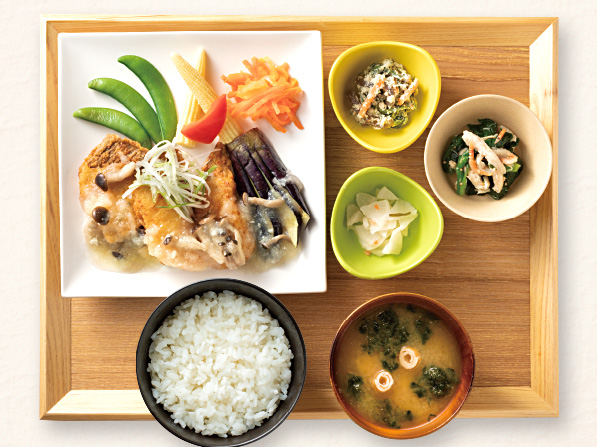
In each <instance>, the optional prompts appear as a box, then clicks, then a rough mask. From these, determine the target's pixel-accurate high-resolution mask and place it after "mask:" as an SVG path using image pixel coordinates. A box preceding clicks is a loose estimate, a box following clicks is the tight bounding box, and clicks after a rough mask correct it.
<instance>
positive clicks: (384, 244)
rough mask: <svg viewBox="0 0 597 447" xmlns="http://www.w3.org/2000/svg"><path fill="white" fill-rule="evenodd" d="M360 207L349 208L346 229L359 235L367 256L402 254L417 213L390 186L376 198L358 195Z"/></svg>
mask: <svg viewBox="0 0 597 447" xmlns="http://www.w3.org/2000/svg"><path fill="white" fill-rule="evenodd" d="M355 201H356V205H355V204H353V203H351V204H349V205H348V207H347V208H346V226H347V228H348V229H349V230H352V231H354V232H355V233H356V235H357V237H358V239H359V243H360V244H361V247H363V250H365V254H366V255H371V254H373V255H376V256H383V255H399V254H400V252H401V251H402V241H403V238H404V237H406V236H408V227H409V225H410V224H411V223H412V222H413V221H414V220H415V219H416V218H417V216H418V213H417V210H416V209H415V208H414V207H413V206H412V205H411V204H410V203H409V202H407V201H405V200H402V199H400V198H398V197H397V196H396V195H395V194H394V193H393V192H392V191H390V190H389V189H388V188H387V187H385V186H384V187H383V188H381V189H379V190H377V191H376V195H375V196H373V195H371V194H367V193H364V192H359V193H357V195H356V197H355Z"/></svg>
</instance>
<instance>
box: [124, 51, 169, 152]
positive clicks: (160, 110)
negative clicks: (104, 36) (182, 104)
mask: <svg viewBox="0 0 597 447" xmlns="http://www.w3.org/2000/svg"><path fill="white" fill-rule="evenodd" d="M118 62H120V63H121V64H123V65H125V66H126V67H127V68H128V69H129V70H131V71H132V72H133V73H134V74H135V75H136V76H137V77H138V78H139V79H140V80H141V82H143V85H145V88H147V91H148V92H149V94H150V95H151V99H152V100H153V104H154V105H155V110H156V112H157V115H158V120H159V122H160V129H161V131H162V139H163V140H168V141H172V140H173V139H174V137H175V136H176V124H177V123H178V118H177V116H176V106H175V104H174V98H173V97H172V92H171V91H170V87H168V84H166V81H165V79H164V77H163V76H162V75H161V73H160V72H159V71H158V69H157V68H155V67H154V66H153V65H152V64H151V63H150V62H149V61H147V60H146V59H143V58H142V57H139V56H133V55H127V56H121V57H119V58H118Z"/></svg>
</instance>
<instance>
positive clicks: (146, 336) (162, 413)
mask: <svg viewBox="0 0 597 447" xmlns="http://www.w3.org/2000/svg"><path fill="white" fill-rule="evenodd" d="M224 290H229V291H231V292H234V293H235V294H237V295H242V296H244V297H247V298H250V299H253V300H255V301H258V302H259V303H261V304H262V305H263V307H264V308H267V309H268V310H269V313H270V315H271V316H272V317H273V318H275V319H276V320H278V323H279V324H280V326H281V327H282V328H283V329H284V333H285V335H286V338H287V339H288V342H289V343H290V349H291V351H292V353H293V355H294V358H293V359H292V362H291V367H290V369H291V373H292V378H291V381H290V385H289V388H288V397H287V398H286V399H285V400H283V401H281V402H280V404H279V406H278V407H277V408H276V410H275V412H274V413H273V415H272V416H270V417H269V418H268V419H266V420H265V421H264V422H263V423H262V424H261V425H260V426H258V427H255V428H253V429H251V430H249V431H247V432H246V433H244V434H242V435H240V436H228V437H227V438H223V437H218V436H203V435H201V434H199V433H196V432H195V431H194V430H192V429H189V428H183V427H182V426H180V425H178V424H176V423H174V421H173V419H172V418H171V417H170V413H169V412H168V411H166V410H165V409H164V407H163V406H162V404H159V403H157V402H156V399H155V398H154V396H153V394H152V384H151V377H150V374H149V372H148V371H147V367H148V364H149V362H150V359H149V347H150V345H151V342H152V338H151V336H152V334H153V333H155V332H156V331H157V330H158V328H159V327H160V326H161V325H162V323H163V321H164V320H165V319H166V317H168V316H169V315H171V314H172V313H173V311H174V308H175V307H176V306H178V305H179V304H181V303H182V302H183V301H185V300H187V299H189V298H193V297H194V296H196V295H202V294H204V293H206V292H209V291H213V292H216V293H219V292H223V291H224ZM136 369H137V383H138V384H139V389H140V390H141V396H142V397H143V400H144V401H145V404H146V405H147V408H148V409H149V411H150V412H151V414H152V415H153V416H154V417H155V419H156V420H157V421H158V422H159V423H160V424H161V425H162V426H163V427H164V428H166V429H167V430H168V431H169V432H170V433H172V434H174V435H175V436H177V437H179V438H180V439H182V440H184V441H187V442H189V443H191V444H195V445H201V446H227V447H230V446H240V445H245V444H248V443H250V442H253V441H256V440H258V439H261V438H262V437H264V436H266V435H267V434H269V433H271V432H272V431H273V430H274V429H276V428H277V427H278V426H279V425H280V424H281V423H282V422H284V420H285V419H286V418H287V417H288V415H289V414H290V412H291V411H292V409H293V408H294V406H295V405H296V402H297V401H298V398H299V396H300V394H301V392H302V389H303V385H304V383H305V377H306V371H307V356H306V351H305V343H304V341H303V337H302V335H301V332H300V330H299V327H298V325H297V323H296V321H295V320H294V318H293V317H292V315H291V314H290V312H289V311H288V309H286V307H285V306H284V305H283V304H282V303H281V302H280V301H279V300H278V299H277V298H276V297H275V296H273V295H271V294H270V293H268V292H266V291H265V290H263V289H261V288H259V287H257V286H255V285H253V284H250V283H248V282H244V281H240V280H235V279H210V280H205V281H199V282H196V283H194V284H191V285H188V286H187V287H184V288H182V289H180V290H178V291H176V292H174V293H173V294H172V295H170V296H169V297H168V298H166V299H165V300H164V301H162V303H161V304H160V305H159V306H158V307H157V308H156V310H155V311H154V312H153V313H152V314H151V316H150V317H149V319H148V320H147V323H146V324H145V327H144V328H143V331H142V333H141V336H140V338H139V344H138V346H137V355H136Z"/></svg>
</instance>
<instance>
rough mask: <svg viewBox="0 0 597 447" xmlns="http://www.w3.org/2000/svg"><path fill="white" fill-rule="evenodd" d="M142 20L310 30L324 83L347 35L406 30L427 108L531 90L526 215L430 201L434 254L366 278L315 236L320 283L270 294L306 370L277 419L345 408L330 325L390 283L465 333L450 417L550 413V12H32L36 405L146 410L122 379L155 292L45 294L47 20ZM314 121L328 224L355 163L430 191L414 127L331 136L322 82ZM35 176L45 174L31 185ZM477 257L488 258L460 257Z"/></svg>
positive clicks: (85, 26) (50, 202)
mask: <svg viewBox="0 0 597 447" xmlns="http://www.w3.org/2000/svg"><path fill="white" fill-rule="evenodd" d="M506 25H507V29H508V32H507V33H506V32H504V27H505V26H506ZM149 26H151V30H152V31H160V30H164V31H165V30H207V29H211V30H225V29H243V30H245V29H248V30H253V29H254V30H261V29H284V30H294V29H320V30H321V31H322V38H323V44H324V47H323V63H324V77H325V78H326V81H327V74H328V73H329V69H330V67H331V65H332V63H333V61H334V60H335V58H336V57H337V56H338V55H339V54H340V53H341V52H342V51H344V50H345V49H346V48H348V46H351V45H355V44H357V43H361V42H364V41H370V40H379V39H380V38H382V36H383V38H384V39H389V40H405V41H408V42H412V43H415V44H419V45H423V46H424V47H425V48H426V49H427V50H428V51H429V52H430V53H431V55H432V56H433V57H434V58H435V59H436V60H437V62H438V65H439V67H440V70H441V72H442V96H441V100H440V104H439V106H438V110H437V112H436V115H435V117H434V119H436V118H437V117H438V116H439V115H440V114H441V113H442V112H443V111H444V110H445V109H446V108H447V107H449V106H450V105H451V104H453V103H454V102H456V101H458V100H460V99H463V98H465V97H468V96H472V95H474V94H480V93H497V94H502V95H506V96H509V97H512V98H514V99H517V100H519V101H521V102H523V103H526V104H530V106H531V107H532V108H533V110H534V111H535V113H537V115H538V116H539V117H540V118H541V119H542V121H543V123H544V124H545V125H546V128H548V131H549V132H550V135H551V136H552V138H553V139H554V154H556V158H555V160H556V163H555V165H554V174H553V178H552V183H551V184H550V186H549V187H548V192H547V193H546V195H544V197H543V198H542V199H541V200H540V202H539V203H538V204H537V206H535V207H534V208H533V209H532V210H531V212H530V213H525V214H524V215H523V216H521V217H519V218H517V219H514V220H510V221H507V222H503V223H498V224H495V223H494V224H490V223H481V222H472V221H469V220H464V219H461V218H460V217H458V216H456V215H455V214H453V213H451V212H450V211H448V210H447V209H446V208H445V207H443V206H442V207H441V208H442V212H443V214H444V218H445V231H444V237H443V240H442V242H441V243H440V245H439V247H438V249H437V250H436V251H435V253H434V254H433V255H432V256H431V257H430V258H429V259H428V260H427V261H426V262H424V263H423V264H422V265H420V266H419V267H417V268H416V269H414V270H412V271H410V272H407V273H406V274H404V275H401V276H399V277H397V278H392V279H387V280H381V281H364V280H360V279H357V278H354V277H352V276H351V275H349V274H348V273H346V272H345V271H344V270H343V269H342V268H341V267H340V265H339V264H338V262H337V261H336V259H335V257H334V255H333V253H332V251H331V246H330V245H331V244H328V252H327V265H328V271H327V274H328V292H327V293H326V294H315V295H284V296H281V297H280V298H281V300H282V301H283V302H284V303H285V304H286V306H287V307H288V308H289V309H290V311H291V312H292V313H293V315H294V316H295V318H296V320H297V322H298V324H299V326H300V327H301V331H302V333H303V336H304V338H305V342H306V345H307V357H308V372H307V381H306V384H305V389H304V391H303V394H302V396H301V399H300V400H299V403H298V405H297V407H296V408H295V410H294V411H293V413H292V415H291V417H294V418H337V417H344V413H342V411H341V410H340V407H339V405H338V404H337V402H336V400H335V398H334V396H333V394H332V392H331V389H330V384H329V375H328V355H329V349H330V346H331V343H332V340H333V337H334V334H335V331H336V329H337V328H338V326H339V325H340V323H341V321H342V320H343V319H344V318H345V317H346V316H347V315H348V314H349V313H350V312H351V311H352V310H353V309H354V308H355V307H357V306H358V305H359V304H361V303H363V302H364V301H366V300H368V299H370V298H372V297H375V296H378V295H381V294H384V293H389V292H396V291H409V292H415V293H421V294H424V295H428V296H431V297H433V298H436V299H438V300H439V301H441V302H442V303H443V304H445V305H446V306H448V307H449V308H450V309H451V310H452V311H453V312H454V313H455V314H456V316H457V317H458V318H459V319H460V320H461V321H462V322H463V324H464V325H465V327H466V328H467V330H468V331H469V334H470V336H471V339H472V341H473V346H474V349H475V358H476V365H477V369H476V374H475V383H474V388H473V392H472V393H471V396H470V398H469V399H468V401H467V402H466V404H465V406H464V408H463V410H462V412H461V413H460V416H461V417H516V416H519V417H531V416H553V415H556V414H557V405H558V401H557V145H556V144H555V137H556V136H557V91H556V86H557V76H556V75H557V71H556V67H557V57H555V56H554V54H556V53H555V51H556V49H557V22H555V21H554V20H553V19H477V18H473V19H468V18H467V19H437V18H434V19H417V18H411V19H404V18H363V19H356V18H313V17H298V18H296V17H293V18H288V17H285V18H280V17H250V18H242V20H240V18H238V17H207V18H206V17H111V16H94V17H84V18H81V17H76V16H68V17H64V16H60V17H52V18H47V19H46V21H44V22H43V23H42V27H43V29H45V30H47V36H46V37H45V38H44V43H43V45H44V47H43V48H42V53H43V54H45V55H46V57H47V63H46V64H45V65H42V66H44V67H45V68H46V72H45V73H44V75H43V78H42V87H43V88H45V89H46V90H45V93H44V96H43V98H42V99H43V101H45V102H46V103H45V104H43V105H42V108H44V109H45V111H44V112H43V113H44V114H43V116H42V123H43V125H44V126H45V130H44V131H43V132H42V159H43V164H42V352H41V355H42V379H41V393H40V413H41V416H42V417H44V418H47V419H147V418H149V417H150V416H149V413H148V412H147V409H146V408H145V406H144V404H143V402H142V400H141V398H140V395H139V392H138V389H137V384H136V379H135V364H134V352H135V348H136V343H137V339H138V336H139V334H140V332H141V329H142V327H143V325H144V323H145V321H146V319H147V317H148V316H149V314H150V313H151V312H152V311H153V309H154V308H155V307H156V306H157V304H158V303H159V301H160V300H159V299H158V300H156V299H139V298H80V299H72V300H67V299H62V297H61V296H60V293H59V290H60V287H59V285H60V284H59V278H60V275H59V266H60V265H59V261H60V258H59V246H58V234H59V233H58V231H59V221H58V204H57V198H58V191H57V188H58V186H57V185H58V176H57V142H56V129H57V123H56V73H55V71H56V66H57V60H56V58H57V55H56V36H57V33H59V32H85V31H142V30H146V29H148V27H149ZM481 29H483V32H481ZM550 30H551V31H550ZM498 31H499V32H498ZM325 120H326V121H325V122H326V168H327V169H326V171H327V174H326V188H327V193H326V194H327V195H326V207H327V210H328V216H326V218H327V220H326V221H327V222H329V215H330V213H331V210H332V206H333V203H334V199H335V197H336V194H337V192H338V190H339V189H340V186H341V185H342V183H343V182H344V180H345V179H346V178H347V177H348V176H349V175H350V174H352V173H353V172H354V171H356V170H358V169H360V168H363V167H366V166H387V167H390V168H393V169H396V170H399V171H400V172H403V173H405V174H406V175H408V176H410V177H411V178H413V179H414V180H415V181H417V182H419V183H420V184H421V185H422V186H423V187H425V188H426V189H427V190H428V191H430V188H429V185H428V183H427V180H426V177H425V173H424V169H423V157H422V155H423V149H424V142H425V139H426V137H427V135H428V132H429V130H426V131H425V133H424V134H423V135H422V137H421V138H419V140H418V141H417V142H415V144H414V145H413V146H412V147H411V148H409V149H408V150H406V151H403V152H400V153H398V154H390V155H383V154H377V153H373V152H370V151H367V150H365V149H363V148H361V147H360V146H358V144H356V143H355V142H354V141H353V140H352V139H351V138H350V137H349V136H348V135H347V134H346V132H345V131H344V130H343V129H342V127H341V126H340V124H339V123H338V120H337V119H336V117H335V115H334V113H333V111H332V108H331V106H330V103H329V99H328V97H327V95H326V99H325ZM432 124H433V122H432ZM43 182H45V183H47V187H46V188H45V189H44V186H43ZM554 185H555V186H554ZM496 232H499V233H500V234H508V235H509V237H508V238H506V240H505V241H503V242H502V243H500V244H499V245H497V244H492V243H490V242H488V243H487V244H484V246H483V248H482V249H481V250H479V249H478V247H476V248H475V249H474V250H473V248H472V246H471V244H469V243H468V241H469V240H470V239H471V238H473V237H475V238H484V239H485V240H488V241H489V240H490V238H489V236H490V235H492V234H495V233H496ZM496 253H500V256H495V254H496ZM479 263H483V264H484V265H489V266H490V267H491V268H487V269H483V270H480V269H478V268H475V266H476V265H478V264H479ZM504 272H507V273H508V275H504V274H503V273H504ZM481 284H482V287H480V286H479V285H481ZM48 365H51V366H52V367H51V368H50V367H49V366H48Z"/></svg>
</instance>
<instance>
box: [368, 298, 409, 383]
mask: <svg viewBox="0 0 597 447" xmlns="http://www.w3.org/2000/svg"><path fill="white" fill-rule="evenodd" d="M359 331H360V332H361V334H366V336H367V343H366V344H363V345H362V346H361V347H362V348H363V350H364V351H366V352H367V353H368V354H372V353H374V352H379V353H381V354H383V356H384V358H383V359H382V360H381V365H382V367H383V368H384V369H386V370H387V371H389V372H392V371H394V370H395V369H396V368H398V363H397V362H396V355H397V354H398V353H399V352H400V348H401V347H402V346H403V345H404V343H406V342H407V341H408V339H409V337H410V334H409V332H408V331H407V330H406V328H405V327H404V326H401V325H400V322H399V321H398V315H397V314H396V312H394V311H393V310H392V309H386V310H383V311H382V312H380V313H379V314H377V315H376V316H375V317H373V318H365V319H364V320H363V321H362V323H361V324H360V326H359Z"/></svg>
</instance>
